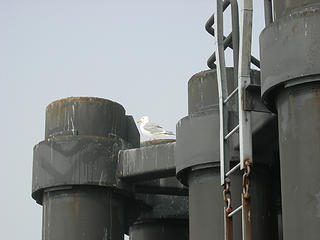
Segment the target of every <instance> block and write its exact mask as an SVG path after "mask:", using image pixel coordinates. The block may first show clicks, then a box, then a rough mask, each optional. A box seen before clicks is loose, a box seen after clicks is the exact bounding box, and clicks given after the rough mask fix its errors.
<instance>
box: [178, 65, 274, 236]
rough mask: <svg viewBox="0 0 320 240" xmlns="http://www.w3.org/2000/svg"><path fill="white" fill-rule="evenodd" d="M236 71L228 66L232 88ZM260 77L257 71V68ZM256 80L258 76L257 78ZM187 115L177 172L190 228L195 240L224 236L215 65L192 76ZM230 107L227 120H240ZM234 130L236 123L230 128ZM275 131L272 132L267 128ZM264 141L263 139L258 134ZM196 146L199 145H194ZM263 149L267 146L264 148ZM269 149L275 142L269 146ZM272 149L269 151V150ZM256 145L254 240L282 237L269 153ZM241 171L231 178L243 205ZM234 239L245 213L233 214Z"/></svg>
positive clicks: (180, 126) (234, 200) (235, 202)
mask: <svg viewBox="0 0 320 240" xmlns="http://www.w3.org/2000/svg"><path fill="white" fill-rule="evenodd" d="M232 73H233V71H232V69H231V68H228V69H227V76H228V80H229V81H228V87H229V88H230V90H231V91H232V90H233V74H232ZM252 75H253V77H252V78H253V80H256V81H257V82H258V79H256V78H257V77H259V72H257V71H253V72H252ZM253 82H255V81H253ZM188 90H189V91H188V93H189V100H188V103H189V104H188V106H189V116H187V117H185V118H183V119H182V120H180V121H179V123H178V124H177V145H176V158H177V161H176V164H177V176H178V178H179V179H180V180H181V182H182V183H184V184H186V185H189V225H190V226H189V228H190V239H191V240H198V239H201V240H207V239H208V240H209V239H210V240H211V239H223V238H224V212H223V209H224V204H225V202H224V201H223V195H222V191H223V187H222V186H221V184H220V167H219V165H220V159H219V144H220V143H219V111H218V105H217V103H218V94H217V79H216V72H215V70H212V71H205V72H201V73H198V74H196V75H194V76H193V77H192V78H191V79H190V81H189V88H188ZM232 110H233V107H232V106H231V107H230V118H231V119H229V123H234V122H235V120H237V116H236V114H232V113H233V111H232ZM231 129H232V127H231ZM269 132H273V131H269ZM259 140H260V141H261V138H260V139H259ZM237 144H238V140H237V139H235V141H233V147H232V149H230V154H231V155H232V156H233V158H232V160H233V161H234V162H232V163H231V165H233V166H234V165H235V164H236V163H237V162H236V161H239V160H238V156H239V153H238V152H237V151H238V150H237ZM195 146H196V147H195ZM262 149H265V148H262ZM270 149H271V147H270ZM270 149H269V150H270ZM266 156H269V155H266V154H264V153H263V151H261V149H259V146H258V144H255V145H254V165H253V168H252V174H251V185H250V194H251V215H250V216H251V223H252V236H253V239H259V240H267V239H268V240H269V239H278V236H277V214H276V211H273V209H275V208H274V205H275V201H274V199H272V192H273V184H272V182H273V181H272V180H271V172H270V171H269V168H268V165H270V164H271V158H268V157H266ZM241 193H242V175H241V173H240V171H238V173H237V174H235V175H233V176H232V177H231V194H232V206H233V208H234V209H235V208H237V207H238V206H240V205H241V201H240V200H241ZM233 236H234V239H239V240H240V239H241V236H242V231H241V212H240V213H238V214H237V215H235V216H234V217H233Z"/></svg>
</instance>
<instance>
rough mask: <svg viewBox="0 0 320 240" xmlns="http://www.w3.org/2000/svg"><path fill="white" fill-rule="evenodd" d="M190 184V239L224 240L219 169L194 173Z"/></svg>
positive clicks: (191, 174)
mask: <svg viewBox="0 0 320 240" xmlns="http://www.w3.org/2000/svg"><path fill="white" fill-rule="evenodd" d="M188 184H189V228H190V239H191V240H196V239H201V240H209V239H210V240H212V239H223V207H224V202H223V199H222V187H221V186H220V173H219V169H218V168H207V169H202V170H197V171H193V172H191V173H190V175H189V181H188Z"/></svg>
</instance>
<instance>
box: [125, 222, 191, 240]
mask: <svg viewBox="0 0 320 240" xmlns="http://www.w3.org/2000/svg"><path fill="white" fill-rule="evenodd" d="M129 234H130V240H188V239H189V237H188V222H187V221H185V220H174V219H172V220H168V219H166V220H161V219H157V220H149V221H142V222H137V223H135V224H134V225H132V226H131V227H130V230H129Z"/></svg>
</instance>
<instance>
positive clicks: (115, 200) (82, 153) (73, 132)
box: [32, 97, 140, 240]
mask: <svg viewBox="0 0 320 240" xmlns="http://www.w3.org/2000/svg"><path fill="white" fill-rule="evenodd" d="M139 142H140V141H139V133H138V131H137V129H136V126H135V124H134V122H133V121H132V118H131V117H130V116H126V115H125V110H124V108H123V107H122V106H121V105H120V104H118V103H115V102H112V101H110V100H107V99H101V98H88V97H80V98H75V97H71V98H66V99H62V100H58V101H55V102H53V103H51V104H49V105H48V107H47V109H46V132H45V140H44V141H42V142H40V143H39V144H37V145H36V146H35V147H34V159H33V184H32V196H33V198H34V199H35V200H36V201H37V202H38V203H39V204H41V205H42V206H43V226H42V239H43V240H101V239H105V240H122V239H123V236H124V233H125V232H126V227H127V226H125V224H127V221H126V219H125V216H124V214H125V213H124V211H125V210H124V209H125V204H126V201H125V199H126V198H128V197H129V196H130V194H129V191H128V190H129V188H128V187H126V185H125V184H123V183H121V182H120V181H119V180H118V179H117V177H116V170H117V160H118V152H119V151H120V149H125V148H130V147H133V146H136V147H137V146H138V145H139Z"/></svg>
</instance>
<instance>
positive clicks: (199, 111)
mask: <svg viewBox="0 0 320 240" xmlns="http://www.w3.org/2000/svg"><path fill="white" fill-rule="evenodd" d="M214 3H215V9H216V12H215V13H214V14H213V15H212V17H210V19H209V20H208V22H207V24H206V30H207V31H208V32H209V33H210V34H211V35H212V36H213V37H214V40H215V42H216V46H217V49H216V51H215V53H214V54H213V55H212V56H211V57H210V59H209V60H208V66H209V68H210V69H209V70H206V71H203V72H200V73H197V74H195V75H194V76H192V77H191V79H190V80H189V82H188V116H186V117H184V118H182V119H181V120H180V121H179V122H178V123H177V128H176V133H177V134H176V135H177V136H176V141H174V140H168V139H167V140H153V141H147V142H144V143H141V144H140V135H139V132H138V130H137V127H136V124H135V122H134V120H133V118H132V117H131V116H128V115H126V113H125V109H124V108H123V107H122V106H121V105H120V104H118V103H115V102H112V101H110V100H106V99H100V98H84V97H80V98H74V97H71V98H66V99H62V100H58V101H55V102H53V103H51V104H49V105H48V107H47V109H46V126H45V139H44V141H42V142H40V143H39V144H37V145H36V146H35V147H34V159H33V186H32V197H33V198H34V199H35V200H36V202H37V203H39V204H41V205H42V206H43V226H42V239H43V240H102V239H105V240H120V239H123V237H124V234H128V235H129V237H130V239H132V240H165V239H166V240H169V239H175V240H187V239H190V240H209V239H210V240H212V239H217V240H218V239H219V240H223V239H224V240H232V239H239V240H240V239H242V240H267V239H268V240H270V239H271V240H282V239H284V240H301V239H308V240H318V239H319V238H320V237H319V236H320V184H319V182H320V174H319V170H320V161H319V156H320V83H319V80H320V54H319V53H320V25H319V23H320V1H319V0H286V1H283V0H273V1H272V0H264V3H265V5H264V8H265V23H266V26H265V29H264V30H263V31H262V33H261V35H260V57H261V61H259V60H258V59H256V58H255V57H253V56H251V39H252V12H253V9H252V3H253V0H239V1H237V0H224V1H222V0H215V1H214ZM228 7H230V8H231V13H232V14H231V15H232V33H230V35H228V36H224V35H223V12H224V10H225V9H227V8H228ZM228 47H229V48H232V49H233V53H234V54H233V63H234V64H233V65H234V66H233V67H226V64H225V54H224V50H225V49H226V48H228ZM252 64H253V65H255V66H256V68H258V70H253V69H251V66H252Z"/></svg>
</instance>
